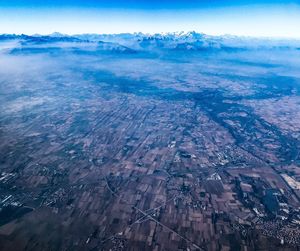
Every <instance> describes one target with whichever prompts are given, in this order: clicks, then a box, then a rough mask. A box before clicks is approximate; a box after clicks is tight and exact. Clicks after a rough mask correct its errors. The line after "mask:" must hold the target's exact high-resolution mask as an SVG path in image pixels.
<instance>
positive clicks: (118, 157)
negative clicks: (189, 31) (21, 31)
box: [0, 37, 300, 251]
mask: <svg viewBox="0 0 300 251" xmlns="http://www.w3.org/2000/svg"><path fill="white" fill-rule="evenodd" d="M35 39H37V38H28V37H21V38H20V37H18V38H13V37H8V38H5V39H4V38H3V40H1V41H0V104H1V106H0V250H38V251H41V250H157V251H159V250H170V251H173V250H208V251H209V250H212V251H213V250H245V251H246V250H248V251H249V250H299V246H300V97H299V95H300V50H299V48H294V47H291V48H290V47H276V48H275V47H272V46H271V47H270V48H266V47H262V48H227V47H224V48H223V47H222V48H210V47H208V48H207V47H205V48H198V47H197V48H193V49H192V50H190V49H189V48H190V47H188V48H186V47H184V48H183V49H182V46H183V45H182V44H179V45H178V44H177V45H176V47H175V48H173V47H172V48H169V47H168V48H166V46H165V47H161V46H160V44H159V45H157V44H155V46H152V44H153V41H154V39H155V38H149V40H150V41H151V43H150V45H151V46H150V45H149V41H148V40H147V39H146V38H144V39H143V40H142V41H141V40H134V41H133V42H134V43H133V42H132V41H129V42H131V43H132V44H134V46H131V47H130V46H129V45H128V44H130V43H128V44H126V46H123V45H122V46H121V45H120V44H116V43H113V42H114V41H113V42H110V43H108V42H107V41H106V42H98V41H97V42H95V41H93V42H86V41H85V40H84V42H82V41H79V39H81V38H76V39H75V38H74V39H73V40H71V39H70V38H65V39H62V41H61V40H59V41H55V43H53V42H51V43H50V42H49V41H48V40H47V39H50V38H48V37H47V38H40V40H38V39H37V41H36V40H35ZM77 39H78V41H77ZM139 39H140V38H139ZM158 41H160V40H158ZM160 42H161V41H160ZM137 44H138V45H137ZM138 46H139V47H138ZM189 46H190V45H189Z"/></svg>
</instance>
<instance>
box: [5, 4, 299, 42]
mask: <svg viewBox="0 0 300 251" xmlns="http://www.w3.org/2000/svg"><path fill="white" fill-rule="evenodd" d="M299 27H300V0H298V1H295V0H294V1H282V0H281V1H279V0H252V1H249V0H248V1H247V0H239V1H237V0H231V1H229V0H210V1H209V0H202V1H200V0H194V1H183V0H173V1H170V0H159V1H158V0H152V1H149V0H148V1H146V0H139V1H137V0H126V1H125V0H117V1H113V0H98V1H96V0H72V1H71V0H61V1H59V0H44V1H42V0H39V1H38V0H6V1H4V0H0V33H25V34H34V33H41V34H49V33H52V32H55V31H58V32H62V33H68V34H75V33H76V34H77V33H121V32H147V33H155V32H173V31H191V30H195V31H198V32H204V33H207V34H212V35H222V34H233V35H249V36H264V37H296V38H300V28H299Z"/></svg>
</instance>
